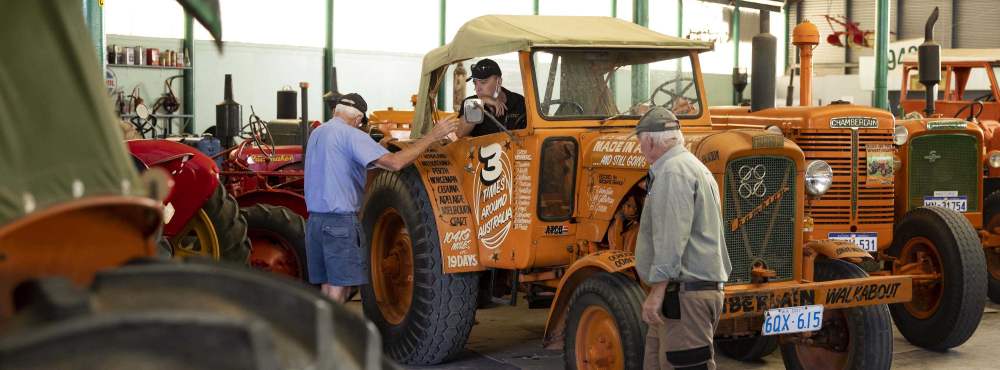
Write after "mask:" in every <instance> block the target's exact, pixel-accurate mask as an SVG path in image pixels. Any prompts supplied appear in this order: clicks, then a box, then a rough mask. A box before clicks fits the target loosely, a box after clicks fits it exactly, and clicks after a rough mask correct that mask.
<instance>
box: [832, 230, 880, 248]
mask: <svg viewBox="0 0 1000 370" xmlns="http://www.w3.org/2000/svg"><path fill="white" fill-rule="evenodd" d="M826 237H827V239H831V240H843V241H846V242H851V243H854V245H856V246H858V248H861V249H864V250H865V251H867V252H878V233H829V234H827V236H826Z"/></svg>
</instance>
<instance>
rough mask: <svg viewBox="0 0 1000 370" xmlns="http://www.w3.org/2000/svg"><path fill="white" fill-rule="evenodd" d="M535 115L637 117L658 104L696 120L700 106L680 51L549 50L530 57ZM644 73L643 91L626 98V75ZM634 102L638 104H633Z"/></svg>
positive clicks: (628, 82)
mask: <svg viewBox="0 0 1000 370" xmlns="http://www.w3.org/2000/svg"><path fill="white" fill-rule="evenodd" d="M532 61H533V69H534V74H535V89H536V92H537V94H536V96H537V99H538V104H537V105H538V109H539V111H540V112H539V113H540V114H541V115H542V116H544V117H546V118H549V119H597V118H607V117H612V116H615V117H624V118H637V117H638V116H639V115H640V113H641V112H643V111H644V109H640V106H641V105H660V106H663V107H665V108H667V109H670V110H671V111H673V112H674V114H676V115H677V117H678V118H696V117H698V116H700V115H701V111H702V104H701V99H700V96H699V92H698V91H699V86H697V82H698V81H696V80H695V78H694V77H695V76H694V73H692V72H691V71H692V70H693V65H692V64H691V57H690V54H688V51H685V50H681V51H678V50H655V49H647V50H631V49H624V50H606V49H605V50H581V49H552V50H540V51H536V52H535V53H534V54H533V55H532ZM639 70H647V71H648V77H649V79H648V81H645V82H646V88H647V90H646V91H641V92H637V94H638V96H637V97H636V98H634V99H633V98H632V97H631V73H632V71H639ZM633 101H638V102H640V103H642V104H635V105H634V104H633V103H632V102H633Z"/></svg>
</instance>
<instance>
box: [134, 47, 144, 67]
mask: <svg viewBox="0 0 1000 370" xmlns="http://www.w3.org/2000/svg"><path fill="white" fill-rule="evenodd" d="M135 64H136V65H145V64H146V48H144V47H142V46H136V47H135Z"/></svg>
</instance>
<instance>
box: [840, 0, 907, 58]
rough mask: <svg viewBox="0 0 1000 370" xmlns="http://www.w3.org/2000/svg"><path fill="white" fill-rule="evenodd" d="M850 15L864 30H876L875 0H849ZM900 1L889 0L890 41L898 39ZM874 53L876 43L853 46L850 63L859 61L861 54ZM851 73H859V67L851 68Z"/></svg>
mask: <svg viewBox="0 0 1000 370" xmlns="http://www.w3.org/2000/svg"><path fill="white" fill-rule="evenodd" d="M849 1H850V4H849V8H850V13H851V14H850V17H851V21H852V22H857V23H858V27H859V28H861V29H862V30H864V31H872V32H875V30H876V24H875V13H876V10H877V9H876V7H875V2H874V1H859V0H849ZM898 1H902V0H889V40H890V42H892V41H896V40H897V39H898V38H897V37H896V36H897V35H896V34H895V33H896V28H897V27H896V14H897V12H896V10H897V8H896V7H897V6H899V3H898ZM871 55H874V45H872V47H871V48H853V49H850V50H849V51H848V55H847V56H848V59H847V61H848V62H849V63H857V62H858V57H860V56H871ZM849 71H850V72H851V73H857V68H851V69H850V70H849Z"/></svg>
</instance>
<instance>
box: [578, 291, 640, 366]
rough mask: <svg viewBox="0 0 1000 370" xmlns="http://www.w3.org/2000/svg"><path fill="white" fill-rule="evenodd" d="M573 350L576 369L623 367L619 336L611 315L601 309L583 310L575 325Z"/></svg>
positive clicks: (623, 354)
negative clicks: (574, 346)
mask: <svg viewBox="0 0 1000 370" xmlns="http://www.w3.org/2000/svg"><path fill="white" fill-rule="evenodd" d="M650 330H652V328H650ZM575 350H576V351H575V352H576V368H577V369H581V370H582V369H595V370H596V369H601V370H605V369H607V370H612V369H614V370H617V369H624V368H625V350H624V348H622V339H621V333H620V332H619V331H618V325H617V324H615V318H614V316H612V315H611V313H609V312H608V311H607V310H605V309H604V307H601V306H589V307H587V308H586V309H584V310H583V313H582V314H581V315H580V322H579V324H578V325H577V330H576V348H575Z"/></svg>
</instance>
